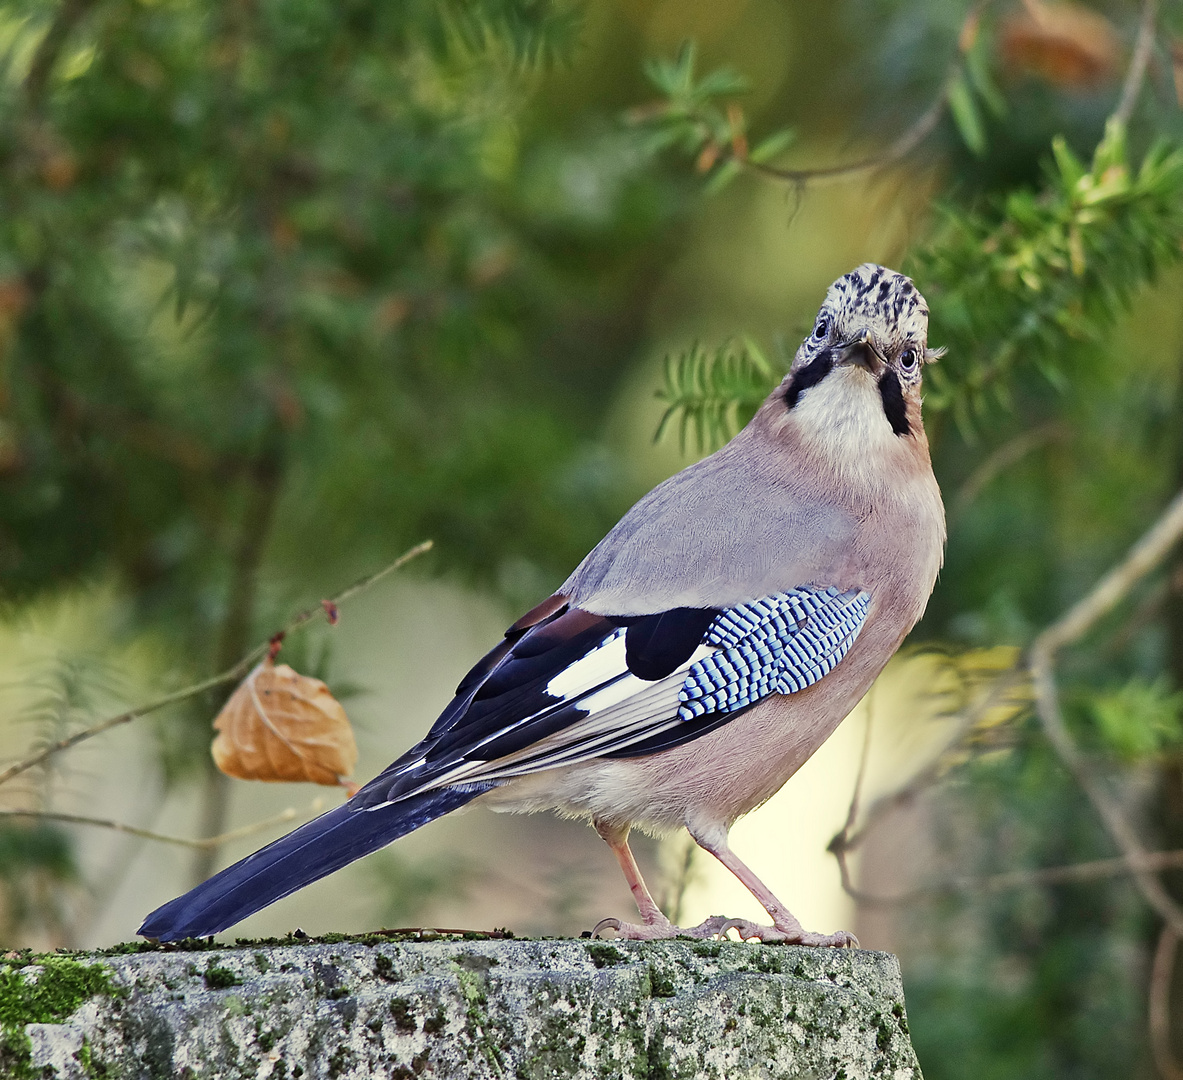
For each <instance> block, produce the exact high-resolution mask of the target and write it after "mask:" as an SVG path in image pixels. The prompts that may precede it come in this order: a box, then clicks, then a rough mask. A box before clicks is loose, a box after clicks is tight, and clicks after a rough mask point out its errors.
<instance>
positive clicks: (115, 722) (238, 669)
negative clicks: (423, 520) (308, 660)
mask: <svg viewBox="0 0 1183 1080" xmlns="http://www.w3.org/2000/svg"><path fill="white" fill-rule="evenodd" d="M431 547H432V541H430V540H424V541H423V543H421V544H416V545H415V546H414V547H413V548H411V549H410V550H409V551H406V552H404V553H403V554H402V555H400V556H399V557H398V558H397V559H395V560H394V562H392V563H391V564H390V565H389V566H386V567H384V568H383V569H381V570H379V571H378V572H377V573H375V574H370V575H369V576H368V577H364V578H362V579H361V580H360V581H357V582H355V583H354V584H352V585H350V586H349V588H347V589H345V590H344V591H343V592H340V593H338V594H337V595H336V596H335V597H333V599H332V600H330V601H329V604H330V605H331V606H332V607H333V608H335V607H336V606H338V605H340V604H341V603H343V602H344V601H345V600H348V599H349V598H350V597H352V596H356V595H357V594H358V593H359V592H361V591H363V590H364V589H368V588H369V587H370V586H371V585H374V584H376V583H377V582H379V581H381V580H382V579H383V578H384V577H386V576H387V575H388V574H392V573H393V572H394V571H395V570H398V569H399V568H400V567H402V566H405V565H406V564H407V563H409V562H410V561H411V560H412V559H415V558H418V557H419V556H420V555H423V554H424V553H426V552H428V551H430V550H431ZM317 618H330V619H331V615H330V611H329V609H327V608H325V607H316V608H311V609H309V610H308V611H302V612H300V614H298V615H297V616H295V618H293V619H292V620H291V621H290V622H289V623H288V624H287V625H286V626H285V627H284V628H283V629H282V630H281V631H280V632H279V634H278V635H274V636H273V637H272V638H270V639H269V640H267V641H265V642H263V643H262V644H261V645H257V646H255V648H253V649H252V650H251V651H250V652H249V653H247V654H246V655H245V656H244V657H243V658H242V659H241V660H239V661H238V663H237V664H235V665H234V666H233V667H230V668H228V669H227V670H225V671H223V672H221V673H220V674H218V675H213V676H211V677H210V678H208V679H203V680H202V681H201V682H198V683H194V684H193V685H192V686H187V687H185V688H184V689H181V690H174V691H173V692H172V693H171V694H165V695H164V696H163V697H160V698H157V699H156V700H155V701H150V702H148V703H147V704H146V705H140V706H138V707H136V708H134V709H128V710H127V711H126V712H121V713H118V714H117V715H115V716H111V717H108V718H107V719H106V720H100V721H99V722H98V723H97V724H92V725H91V726H90V727H87V728H83V729H82V730H81V731H76V732H74V734H73V735H68V736H67V737H66V738H64V739H60V740H58V741H57V742H55V743H51V744H50V745H49V746H46V747H43V748H42V749H41V750H38V751H37V753H35V754H31V755H30V756H29V757H27V758H24V759H23V760H21V761H18V762H16V763H15V764H13V765H10V766H9V767H8V768H7V769H5V770H4V771H3V772H0V784H5V783H7V782H8V781H9V780H11V779H13V778H14V777H16V776H20V774H21V773H24V772H28V770H29V769H32V768H34V767H35V766H37V765H40V764H41V762H43V761H45V760H46V758H49V757H51V756H52V755H54V754H58V753H61V752H62V751H63V750H68V749H70V747H72V746H77V745H78V743H80V742H84V741H85V740H87V739H92V738H94V736H96V735H101V734H102V733H103V732H104V731H109V730H110V729H111V728H113V727H118V726H119V725H120V724H127V723H130V722H131V721H132V720H138V719H140V717H143V716H147V715H148V714H149V713H154V712H157V711H159V710H160V709H163V708H165V707H166V706H168V705H175V704H176V703H177V702H178V701H186V700H187V699H189V698H191V697H196V696H197V695H198V694H202V693H204V692H205V691H206V690H212V689H213V688H214V687H217V686H222V685H224V684H225V683H228V682H234V681H236V680H238V679H241V678H242V677H243V676H244V675H245V674H246V673H247V672H248V671H250V669H251V667H252V665H254V664H255V663H257V662H258V661H259V660H261V659H262V658H263V657H264V656H265V655H266V654H267V651H268V649H269V648H270V647H271V643H272V641H274V640H275V639H276V638H279V637H284V636H286V635H288V634H291V633H294V632H295V631H296V630H299V629H301V628H302V627H304V626H306V625H307V624H308V623H310V622H312V620H313V619H317Z"/></svg>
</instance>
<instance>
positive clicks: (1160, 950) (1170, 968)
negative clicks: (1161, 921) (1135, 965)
mask: <svg viewBox="0 0 1183 1080" xmlns="http://www.w3.org/2000/svg"><path fill="white" fill-rule="evenodd" d="M1178 951H1179V935H1178V934H1176V933H1175V931H1174V930H1173V929H1172V928H1171V927H1170V926H1164V927H1163V928H1162V933H1161V934H1159V936H1158V946H1157V947H1156V948H1155V950H1154V962H1153V963H1152V964H1151V967H1150V993H1149V995H1148V996H1149V1002H1148V1008H1147V1017H1146V1020H1147V1026H1148V1028H1149V1029H1150V1053H1151V1056H1152V1057H1153V1058H1154V1066H1155V1068H1156V1069H1158V1075H1159V1076H1161V1077H1162V1080H1183V1068H1180V1067H1179V1063H1178V1062H1177V1061H1176V1060H1175V1055H1174V1052H1173V1051H1172V1050H1171V1011H1170V1009H1171V983H1172V982H1174V976H1175V957H1176V955H1177V953H1178Z"/></svg>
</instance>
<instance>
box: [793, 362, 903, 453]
mask: <svg viewBox="0 0 1183 1080" xmlns="http://www.w3.org/2000/svg"><path fill="white" fill-rule="evenodd" d="M791 415H793V418H794V420H796V427H797V431H799V432H800V433H801V439H802V442H804V444H806V445H807V446H808V447H809V448H810V450H814V451H816V452H817V453H820V454H822V455H823V457H826V458H827V459H830V460H835V461H856V460H859V459H861V458H865V457H866V455H875V457H879V455H881V454H884V453H886V452H888V451H890V450H892V448H894V447H896V446H897V444H898V442H899V438H900V436H899V435H897V434H896V433H894V432H893V431H892V427H891V422H890V421H888V420H887V414H886V413H885V412H884V402H883V396H881V395H880V394H879V387H878V386H877V384H875V381H874V379H872V376H871V375H868V374H867V373H866V371H864V370H862V369H861V368H856V367H854V366H851V364H843V366H841V367H838V368H834V370H833V371H830V373H829V375H827V376H826V377H825V379H823V380H822V381H821V382H819V383H817V384H816V386H814V387H809V389H807V390H802V393H801V396H800V399H799V400H797V403H796V406H795V407H794V408H793V414H791Z"/></svg>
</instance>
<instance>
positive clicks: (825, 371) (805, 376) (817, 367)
mask: <svg viewBox="0 0 1183 1080" xmlns="http://www.w3.org/2000/svg"><path fill="white" fill-rule="evenodd" d="M833 370H834V357H833V354H832V353H831V352H830V350H829V349H823V350H822V351H821V352H819V353H818V354H817V356H815V357H814V358H813V359H812V360H810V361H809V363H808V364H806V365H805V366H804V367H803V368H802V369H801V370H800V371H798V372H797V374H796V375H794V376H793V377H792V379H790V380H789V385H788V387H787V388H786V389H785V407H786V408H788V409H791V408H792V407H793V406H794V405H796V404H797V399H798V398H799V397H800V396H801V392H802V391H803V390H808V389H809V388H810V387H811V386H817V384H818V383H819V382H821V381H822V379H824V378H825V377H826V376H827V375H829V374H830V372H831V371H833Z"/></svg>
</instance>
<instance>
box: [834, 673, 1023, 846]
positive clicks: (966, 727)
mask: <svg viewBox="0 0 1183 1080" xmlns="http://www.w3.org/2000/svg"><path fill="white" fill-rule="evenodd" d="M1022 675H1023V671H1022V668H1021V666H1020V665H1018V664H1016V665H1015V666H1013V667H1010V668H1007V669H1006V670H1005V671H1003V672H1002V673H1000V674H999V675H997V676H996V677H995V678H994V680H993V681H992V682H991V683H990V686H989V689H988V690H987V691H986V692H985V693H984V694H983V695H982V696H981V697H980V698H979V699H978V700H977V701H976V702H974V703H973V704H972V705H970V706H969V707H968V708H966V709H963V710H962V711H961V713H960V715H959V717H958V720H957V726H956V727H955V728H954V729H953V731H952V733H951V734H950V735H949V737H948V738H947V739H946V740H945V744H944V746H942V747H941V749H940V750H939V751H938V752H937V753H936V754H934V755H933V757H932V759H931V760H930V761H929V763H928V765H926V766H925V767H924V768H923V769H921V770H920V771H919V772H916V773H914V774H913V775H912V777H911V778H910V779H909V780H908V781H907V782H906V783H904V784H902V785H900V786H899V787H898V788H896V789H895V790H894V791H891V792H888V793H887V794H886V795H881V796H880V797H879V798H878V799H876V800H875V801H874V802H873V803H871V805H870V807H868V809H867V812H866V815H865V816H864V818H863V821H862V823H861V824H860V825H859V827H858V828H857V829H855V830H854V831H853V832H852V831H850V830H851V826H852V824H853V820H852V815H850V814H849V813H848V814H847V824H846V828H844V829H843V831H842V832H840V833H839V834H838V835H837V836H835V837H834V838H833V839H832V840H831V841H830V846H829V850H830V851H832V852H833V853H834V854H835V855H838V854H840V853H842V852H845V851H850V850H852V849H854V848H856V847H858V846H859V844H861V843H862V842H863V841H864V840H865V839H866V836H867V834H868V833H869V832H870V831H871V829H872V828H873V827H874V826H875V825H876V824H877V823H878V822H879V821H880V820H881V819H882V818H883V817H884V816H885V815H886V814H888V813H889V812H890V811H892V810H894V809H895V808H896V807H898V806H904V805H906V804H907V803H909V802H911V801H912V800H913V799H914V798H916V796H917V795H919V794H920V792H922V791H923V790H924V789H925V788H927V787H929V786H930V785H932V784H933V783H935V781H936V780H937V779H938V778H939V777H940V775H941V772H942V769H943V767H944V763H945V760H946V757H947V755H948V754H949V753H950V752H951V751H953V750H955V749H956V748H957V747H958V746H959V745H960V744H961V743H962V741H963V740H964V739H965V737H966V736H967V735H968V734H969V733H970V732H971V731H972V730H973V729H974V728H975V727H977V725H978V724H979V723H981V721H982V719H983V718H984V717H985V716H987V715H988V714H989V713H990V711H991V710H993V709H996V708H998V707H1000V706H1001V705H1003V704H1004V703H1005V701H1006V696H1007V695H1008V694H1009V693H1010V692H1011V691H1012V690H1013V689H1014V688H1015V686H1016V685H1018V683H1019V682H1020V680H1021V678H1022ZM855 809H856V810H857V807H856V808H855ZM842 861H843V860H842V859H841V858H840V859H839V865H840V867H841V864H842Z"/></svg>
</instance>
